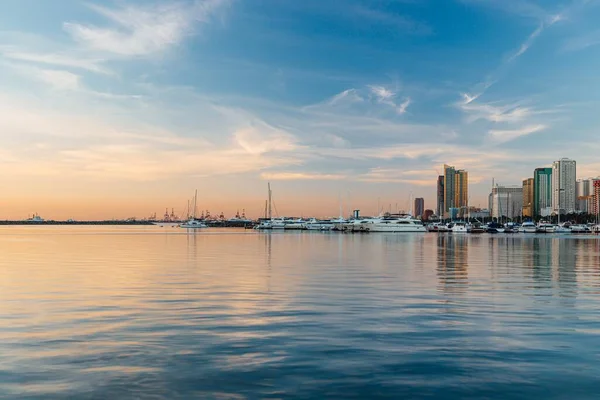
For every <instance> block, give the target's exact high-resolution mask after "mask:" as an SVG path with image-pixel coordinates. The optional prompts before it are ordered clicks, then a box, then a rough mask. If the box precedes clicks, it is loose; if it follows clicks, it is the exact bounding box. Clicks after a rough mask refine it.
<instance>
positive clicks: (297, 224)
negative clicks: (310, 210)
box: [283, 218, 306, 230]
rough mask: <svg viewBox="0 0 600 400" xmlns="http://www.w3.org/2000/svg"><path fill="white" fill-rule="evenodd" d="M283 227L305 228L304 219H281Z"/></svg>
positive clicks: (290, 228)
mask: <svg viewBox="0 0 600 400" xmlns="http://www.w3.org/2000/svg"><path fill="white" fill-rule="evenodd" d="M283 223H284V226H283V229H286V230H302V229H306V221H305V220H303V219H302V218H298V219H286V220H284V221H283Z"/></svg>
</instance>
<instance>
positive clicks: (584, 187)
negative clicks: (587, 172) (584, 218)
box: [575, 178, 600, 213]
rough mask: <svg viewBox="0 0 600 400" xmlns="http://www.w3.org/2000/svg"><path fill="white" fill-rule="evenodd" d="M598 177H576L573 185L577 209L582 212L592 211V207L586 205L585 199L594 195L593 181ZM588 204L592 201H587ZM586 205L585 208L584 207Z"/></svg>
mask: <svg viewBox="0 0 600 400" xmlns="http://www.w3.org/2000/svg"><path fill="white" fill-rule="evenodd" d="M599 179H600V178H587V179H578V180H577V183H576V186H575V195H576V196H577V211H578V212H582V213H592V208H590V207H587V206H586V201H585V200H584V199H588V198H590V197H593V196H594V182H596V181H597V180H599ZM589 203H590V204H592V203H593V202H591V201H589ZM586 207H587V208H586Z"/></svg>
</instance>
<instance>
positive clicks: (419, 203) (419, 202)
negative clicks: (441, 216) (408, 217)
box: [413, 197, 425, 218]
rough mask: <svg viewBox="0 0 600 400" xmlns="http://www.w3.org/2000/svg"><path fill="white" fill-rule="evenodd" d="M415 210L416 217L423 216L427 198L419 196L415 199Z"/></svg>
mask: <svg viewBox="0 0 600 400" xmlns="http://www.w3.org/2000/svg"><path fill="white" fill-rule="evenodd" d="M413 210H414V211H413V212H414V213H415V217H421V218H423V214H424V213H425V199H423V198H422V197H417V198H416V199H415V206H414V208H413Z"/></svg>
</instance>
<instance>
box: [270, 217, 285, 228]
mask: <svg viewBox="0 0 600 400" xmlns="http://www.w3.org/2000/svg"><path fill="white" fill-rule="evenodd" d="M270 223H271V229H285V225H286V220H285V218H272V219H271V220H270Z"/></svg>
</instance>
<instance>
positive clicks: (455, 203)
mask: <svg viewBox="0 0 600 400" xmlns="http://www.w3.org/2000/svg"><path fill="white" fill-rule="evenodd" d="M443 183H444V215H449V211H450V209H452V208H456V209H459V210H460V211H459V213H460V215H461V216H463V217H464V216H465V215H466V213H467V208H468V205H469V173H468V172H467V171H465V170H462V169H459V170H457V169H455V168H454V167H451V166H449V165H444V182H443Z"/></svg>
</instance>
